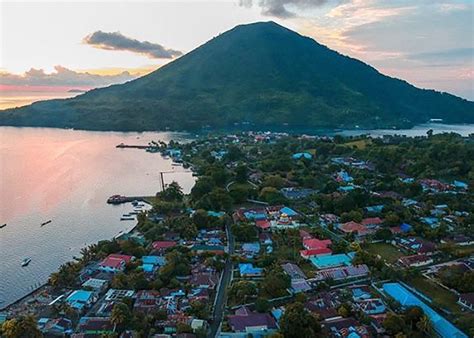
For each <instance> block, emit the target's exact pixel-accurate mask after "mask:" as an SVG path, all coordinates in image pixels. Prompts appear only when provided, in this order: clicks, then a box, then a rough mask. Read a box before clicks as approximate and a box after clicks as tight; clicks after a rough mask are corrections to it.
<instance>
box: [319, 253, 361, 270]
mask: <svg viewBox="0 0 474 338" xmlns="http://www.w3.org/2000/svg"><path fill="white" fill-rule="evenodd" d="M354 255H355V254H354V253H353V252H350V253H348V254H344V253H341V254H336V255H319V256H315V257H311V258H310V261H311V263H312V264H313V265H314V266H315V267H316V268H318V269H326V268H334V267H338V266H341V265H347V266H349V265H351V262H352V259H353V258H354Z"/></svg>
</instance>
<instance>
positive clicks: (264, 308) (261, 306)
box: [255, 297, 270, 313]
mask: <svg viewBox="0 0 474 338" xmlns="http://www.w3.org/2000/svg"><path fill="white" fill-rule="evenodd" d="M269 309H270V303H269V302H268V300H266V299H265V298H261V297H260V298H257V300H256V301H255V310H257V312H260V313H265V312H268V310H269Z"/></svg>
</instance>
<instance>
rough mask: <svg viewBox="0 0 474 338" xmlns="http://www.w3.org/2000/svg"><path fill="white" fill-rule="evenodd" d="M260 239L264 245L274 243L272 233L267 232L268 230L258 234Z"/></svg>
mask: <svg viewBox="0 0 474 338" xmlns="http://www.w3.org/2000/svg"><path fill="white" fill-rule="evenodd" d="M258 240H259V241H260V244H263V245H272V244H273V241H272V235H271V234H269V233H267V232H262V233H260V234H259V235H258Z"/></svg>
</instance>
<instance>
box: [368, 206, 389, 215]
mask: <svg viewBox="0 0 474 338" xmlns="http://www.w3.org/2000/svg"><path fill="white" fill-rule="evenodd" d="M384 208H385V206H384V205H383V204H378V205H371V206H368V207H365V208H364V209H365V211H366V212H368V213H372V214H378V213H380V212H382V211H383V209H384Z"/></svg>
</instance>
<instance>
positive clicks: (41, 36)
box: [0, 0, 474, 109]
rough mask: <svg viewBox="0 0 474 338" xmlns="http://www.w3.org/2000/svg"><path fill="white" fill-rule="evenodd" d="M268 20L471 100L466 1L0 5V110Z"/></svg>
mask: <svg viewBox="0 0 474 338" xmlns="http://www.w3.org/2000/svg"><path fill="white" fill-rule="evenodd" d="M270 20H273V21H275V22H277V23H279V24H281V25H283V26H286V27H288V28H290V29H293V30H295V31H297V32H298V33H300V34H303V35H306V36H310V37H312V38H314V39H315V40H317V41H318V42H319V43H322V44H325V45H327V46H328V47H329V48H332V49H335V50H337V51H339V52H340V53H342V54H345V55H349V56H352V57H354V58H358V59H360V60H362V61H364V62H366V63H369V64H370V65H372V66H374V67H375V68H377V69H378V70H379V71H381V72H382V73H384V74H387V75H389V76H393V77H398V78H402V79H404V80H407V81H408V82H410V83H412V84H414V85H416V86H418V87H421V88H431V89H436V90H439V91H446V92H450V93H453V94H455V95H458V96H461V97H463V98H467V99H470V100H474V1H473V0H451V1H449V0H212V1H209V0H208V1H200V0H181V1H170V0H168V1H163V0H155V1H146V2H139V1H132V0H125V1H120V2H116V1H110V0H102V1H101V2H94V1H91V0H85V1H75V2H72V1H68V0H63V1H61V2H43V1H39V0H36V1H30V2H24V1H14V2H8V1H3V0H0V46H1V47H0V49H1V53H0V109H2V108H7V107H11V106H18V105H23V104H27V103H30V102H32V101H35V100H39V99H46V98H50V97H67V96H71V95H77V93H78V92H80V91H84V90H88V89H90V88H94V87H101V86H107V85H110V84H112V83H123V82H125V81H128V80H130V79H133V78H135V77H137V76H140V75H144V74H146V73H148V72H150V71H153V70H155V69H157V68H158V67H160V66H161V65H163V64H166V63H167V62H170V61H173V60H174V59H176V58H179V57H180V56H181V55H183V54H185V53H187V52H189V51H191V50H192V49H194V48H196V47H198V46H199V45H201V44H203V43H205V42H206V41H208V40H210V39H211V38H213V37H214V36H216V35H218V34H220V33H222V32H224V31H226V30H228V29H231V28H233V27H234V26H236V25H238V24H245V23H251V22H257V21H270ZM70 90H73V91H74V92H70Z"/></svg>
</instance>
